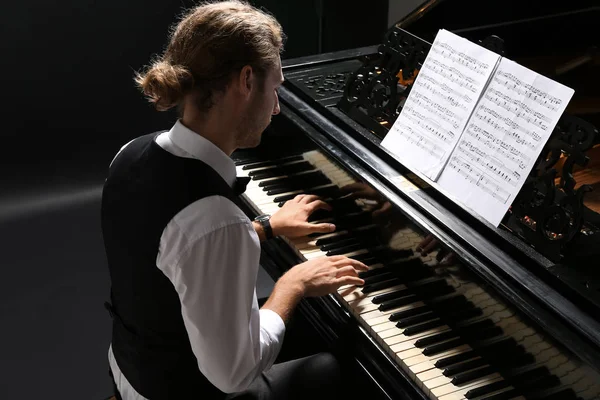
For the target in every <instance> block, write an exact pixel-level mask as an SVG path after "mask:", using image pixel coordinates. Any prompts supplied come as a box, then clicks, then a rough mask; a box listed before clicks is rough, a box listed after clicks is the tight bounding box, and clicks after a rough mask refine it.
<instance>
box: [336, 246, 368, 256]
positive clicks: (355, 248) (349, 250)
mask: <svg viewBox="0 0 600 400" xmlns="http://www.w3.org/2000/svg"><path fill="white" fill-rule="evenodd" d="M358 250H368V249H366V248H365V245H364V244H362V243H355V244H351V245H348V246H345V247H338V248H336V249H334V250H329V251H328V252H327V255H328V256H338V255H340V254H346V253H352V252H354V251H358Z"/></svg>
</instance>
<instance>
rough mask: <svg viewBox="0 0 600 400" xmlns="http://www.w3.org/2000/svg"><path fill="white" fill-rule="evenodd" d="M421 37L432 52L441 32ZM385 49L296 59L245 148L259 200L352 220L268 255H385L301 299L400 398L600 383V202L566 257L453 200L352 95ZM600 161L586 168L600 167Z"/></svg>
mask: <svg viewBox="0 0 600 400" xmlns="http://www.w3.org/2000/svg"><path fill="white" fill-rule="evenodd" d="M429 3H436V2H429ZM440 3H444V4H445V5H449V4H451V3H452V2H451V1H446V2H440ZM434 11H435V10H434V8H431V9H430V10H428V14H429V16H430V17H432V16H434V14H433V13H434ZM529 11H531V12H533V11H532V10H529ZM524 12H525V11H524ZM592 12H593V11H592ZM425 17H426V15H422V16H421V17H420V18H421V19H422V22H424V21H425ZM496 17H499V16H496ZM418 19H419V18H416V17H415V18H413V20H418ZM464 21H465V22H466V23H467V24H468V23H469V19H465V20H464ZM417 22H418V21H417ZM417 22H414V24H415V29H417V27H418V26H417V25H416V24H417ZM434 26H435V25H434ZM442 27H445V26H444V25H443V24H442V25H440V26H438V27H437V28H442ZM405 29H410V27H405ZM423 29H424V31H423V32H426V31H427V29H430V28H428V26H427V25H426V24H425V23H423ZM487 34H488V32H486V35H487ZM498 36H500V35H498ZM484 38H485V36H484V37H477V36H476V37H473V38H472V39H473V40H479V39H484ZM416 39H418V40H417V41H418V42H419V41H420V42H423V43H424V46H425V47H423V49H424V50H423V51H425V52H426V50H427V46H426V45H427V42H426V41H423V40H421V39H420V38H416ZM430 39H431V38H430ZM420 42H419V43H420ZM584 47H585V46H584ZM377 49H378V47H377V46H374V47H371V48H362V49H355V50H349V51H344V52H338V53H331V54H324V55H320V56H314V57H307V58H303V59H295V60H288V61H286V65H285V67H284V74H285V76H286V83H285V84H284V86H283V87H282V88H281V91H280V101H281V103H282V113H281V115H279V116H277V117H274V119H273V123H272V125H271V127H270V128H269V129H268V130H267V132H265V135H264V137H263V142H262V144H261V145H260V146H259V147H258V148H256V149H251V150H242V151H238V152H237V153H235V154H234V159H235V160H236V162H237V163H238V169H239V171H238V172H239V173H240V174H249V175H250V176H253V181H252V182H251V184H250V185H249V189H248V191H247V193H246V200H247V203H248V210H247V211H248V212H249V213H250V214H258V213H261V212H273V211H275V210H276V209H277V208H278V207H279V206H280V205H281V204H282V202H284V201H286V200H288V199H289V198H291V197H293V196H294V195H295V194H298V193H315V194H318V195H320V196H322V197H324V198H326V199H328V201H329V202H330V203H331V204H332V206H333V212H331V213H325V212H322V213H319V214H317V215H315V216H314V219H315V220H322V219H323V220H325V219H326V220H332V221H334V223H336V225H337V226H338V233H337V234H334V235H332V236H325V237H312V238H305V239H304V240H297V241H294V242H289V241H286V240H283V239H277V240H275V241H272V242H271V243H267V244H266V245H265V246H264V252H263V255H264V259H263V264H264V265H265V267H267V268H268V270H269V272H270V273H271V274H272V275H273V276H274V277H275V278H276V277H278V276H280V275H281V274H282V273H284V272H285V270H286V269H287V268H289V267H290V266H292V265H294V264H295V263H298V262H300V261H302V260H304V259H310V258H313V257H323V256H326V255H332V254H347V255H349V256H351V257H354V258H357V259H360V260H363V261H364V262H365V263H367V264H368V265H370V266H372V270H371V271H369V272H367V273H365V279H366V285H365V287H363V288H346V289H345V290H343V291H340V292H339V293H338V294H336V295H334V296H328V297H325V298H321V299H311V300H309V301H304V302H303V303H302V306H301V309H302V310H303V312H304V313H306V314H307V315H308V316H309V318H310V319H311V320H312V321H313V323H314V326H315V328H316V329H317V330H318V331H319V332H320V333H321V334H322V335H323V336H324V337H326V338H328V339H329V340H330V341H331V342H332V343H338V344H339V343H344V344H345V345H346V346H347V349H348V350H347V351H348V352H351V353H353V354H355V358H356V362H357V364H358V365H360V366H361V368H364V369H365V370H366V371H367V372H368V374H369V375H370V376H372V378H373V379H374V380H375V381H376V382H377V384H378V385H380V387H381V392H382V393H383V394H384V395H385V396H387V397H389V398H440V399H443V400H446V399H448V400H450V399H454V398H476V399H500V398H507V399H508V398H540V399H563V398H564V399H571V398H572V399H575V398H582V399H588V398H589V399H592V398H598V396H600V375H599V374H600V318H599V317H598V316H599V315H600V274H599V273H598V271H597V268H596V266H597V264H598V261H597V260H598V259H597V251H598V247H599V246H598V241H597V240H596V239H597V238H598V236H597V235H595V227H596V226H597V221H598V220H597V219H596V218H597V213H596V211H598V210H597V209H594V204H593V201H592V202H591V203H588V204H586V205H587V207H586V208H585V211H586V215H585V220H586V225H585V229H588V231H587V232H586V234H585V235H580V238H579V241H578V242H573V243H575V244H574V245H571V246H568V247H566V249H565V250H564V251H562V250H561V251H562V253H561V254H560V259H559V262H556V261H551V260H550V259H549V258H548V257H546V255H545V254H544V253H543V252H541V251H540V250H541V249H540V248H539V246H538V247H537V248H536V246H535V245H536V244H535V243H531V242H529V241H528V237H527V235H523V234H519V232H516V231H514V229H512V228H511V226H510V224H509V221H508V218H507V220H505V221H504V222H505V223H504V224H503V225H501V227H500V228H498V229H496V228H493V227H490V226H489V225H487V224H485V223H483V222H482V221H481V220H480V219H478V218H476V217H474V216H472V215H470V214H469V213H468V212H466V211H465V210H464V209H462V208H461V207H459V206H457V205H456V204H454V203H452V202H450V201H449V200H448V199H446V198H445V196H444V195H443V194H442V193H439V191H438V190H437V189H436V188H435V185H430V184H428V183H426V182H424V181H423V180H422V179H420V178H419V177H418V176H416V175H415V174H414V173H412V172H411V171H409V170H406V169H405V168H404V167H403V166H402V165H400V164H399V163H398V162H396V161H395V160H394V159H393V157H391V156H390V154H388V153H387V152H386V151H385V150H384V149H382V148H381V147H380V145H379V144H380V142H381V137H382V132H383V134H385V130H382V129H370V128H372V126H373V125H372V124H371V123H372V122H373V121H369V120H368V119H365V118H361V117H360V116H358V117H357V114H356V113H355V114H352V113H349V112H347V111H348V110H347V109H346V110H344V109H343V107H340V106H339V105H340V100H341V99H342V97H343V96H344V94H345V93H346V94H347V88H348V80H349V79H351V77H352V75H353V74H354V73H355V72H356V71H357V70H358V69H360V68H361V66H363V65H366V64H368V63H369V62H372V61H373V60H375V61H376V60H377V58H378V57H380V54H378V52H377ZM507 52H508V54H507V56H509V57H510V53H509V51H508V49H507ZM425 54H426V53H425ZM531 68H532V69H535V68H533V67H531ZM580 68H581V67H580ZM540 72H543V71H540ZM554 79H556V78H555V77H554ZM556 80H559V79H556ZM565 84H568V83H565ZM572 87H573V86H572ZM574 88H575V90H576V92H577V88H576V87H574ZM576 114H577V113H576ZM579 116H582V115H579ZM355 117H356V118H355ZM376 122H377V123H378V124H379V125H380V126H381V127H383V128H385V125H386V123H388V124H389V123H393V121H376ZM593 150H594V148H592V149H591V152H593ZM559 161H560V160H559ZM593 166H594V163H593V160H592V162H590V164H588V168H587V169H584V168H581V170H580V171H577V172H578V173H579V174H580V175H581V176H582V177H585V178H586V179H588V180H589V179H593V177H594V174H593V173H589V170H590V167H593ZM586 171H587V172H586ZM576 179H577V177H576ZM580 180H581V179H580ZM599 181H600V179H599ZM592 183H595V182H592ZM579 185H580V183H579ZM598 226H600V225H598ZM425 238H430V239H431V238H433V239H435V240H436V241H437V243H438V244H439V245H438V246H436V247H435V248H434V250H432V251H431V252H429V254H427V255H425V256H424V255H421V254H419V252H418V251H417V246H418V245H419V243H421V242H422V241H423V240H424V239H425ZM444 257H451V258H450V260H448V259H447V258H446V259H444ZM519 396H523V397H519Z"/></svg>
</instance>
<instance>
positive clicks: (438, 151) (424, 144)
mask: <svg viewBox="0 0 600 400" xmlns="http://www.w3.org/2000/svg"><path fill="white" fill-rule="evenodd" d="M400 127H401V128H402V129H403V130H404V132H406V135H404V138H405V139H406V141H407V142H409V143H411V144H413V145H415V146H417V147H418V148H420V149H421V150H423V151H424V152H425V153H427V154H429V155H430V156H432V157H435V158H442V157H443V156H444V150H443V149H442V148H440V147H438V146H436V144H435V143H434V142H433V141H432V140H431V139H430V138H429V137H427V136H424V135H421V134H420V133H419V132H416V131H415V130H414V129H413V128H412V127H411V126H409V125H405V124H401V125H400Z"/></svg>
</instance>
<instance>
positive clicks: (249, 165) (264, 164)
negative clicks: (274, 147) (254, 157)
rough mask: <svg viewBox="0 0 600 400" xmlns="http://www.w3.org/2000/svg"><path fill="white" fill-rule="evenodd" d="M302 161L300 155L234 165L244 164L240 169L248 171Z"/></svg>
mask: <svg viewBox="0 0 600 400" xmlns="http://www.w3.org/2000/svg"><path fill="white" fill-rule="evenodd" d="M302 159H303V157H302V156H301V155H296V156H288V157H283V158H278V159H274V160H265V161H258V162H251V163H240V164H237V163H236V164H237V165H244V164H245V165H244V166H243V167H242V169H245V170H249V169H256V168H263V167H270V166H272V165H277V164H284V163H288V162H293V161H301V160H302Z"/></svg>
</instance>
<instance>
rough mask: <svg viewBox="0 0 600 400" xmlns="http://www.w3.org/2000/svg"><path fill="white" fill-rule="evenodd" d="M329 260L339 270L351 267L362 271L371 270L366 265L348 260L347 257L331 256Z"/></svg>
mask: <svg viewBox="0 0 600 400" xmlns="http://www.w3.org/2000/svg"><path fill="white" fill-rule="evenodd" d="M329 259H330V261H332V262H333V265H334V266H336V267H338V268H341V267H344V266H347V265H349V266H351V267H353V268H354V269H356V270H360V271H367V270H368V269H369V267H367V266H366V265H365V264H363V263H361V262H360V261H358V260H355V259H353V258H348V257H345V256H330V257H329Z"/></svg>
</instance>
